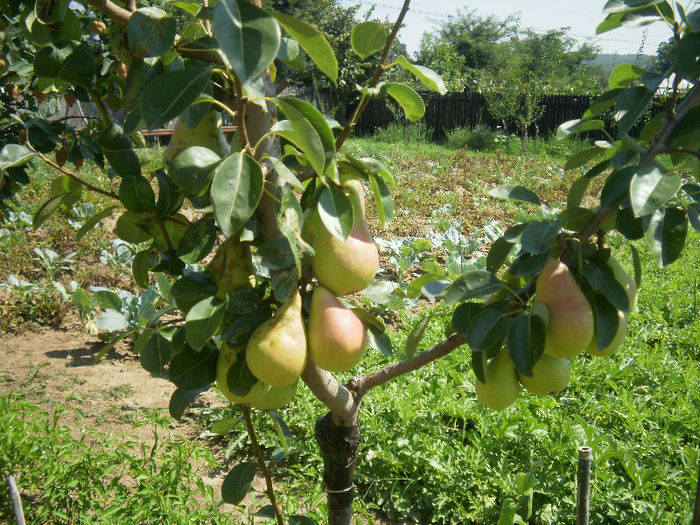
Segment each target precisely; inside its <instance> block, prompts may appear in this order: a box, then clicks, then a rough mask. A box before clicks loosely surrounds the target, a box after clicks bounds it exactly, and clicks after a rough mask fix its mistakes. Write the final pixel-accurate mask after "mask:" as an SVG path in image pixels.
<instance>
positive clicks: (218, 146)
mask: <svg viewBox="0 0 700 525" xmlns="http://www.w3.org/2000/svg"><path fill="white" fill-rule="evenodd" d="M221 124H222V121H221V114H220V113H219V112H218V111H210V112H209V113H207V115H206V117H204V118H203V119H202V120H201V122H200V123H199V124H197V126H196V127H195V128H194V129H191V128H189V127H187V124H185V119H183V118H182V117H178V118H177V120H176V121H175V127H174V128H173V136H172V137H171V138H170V142H169V143H168V147H167V148H166V149H165V153H163V166H166V167H167V166H168V165H169V164H170V161H171V160H172V159H173V157H174V156H175V155H177V154H178V153H180V152H181V151H183V150H185V149H187V148H189V147H191V146H201V147H203V148H207V149H210V150H212V151H213V152H214V153H216V154H217V155H219V157H221V158H224V157H228V155H229V153H230V148H229V145H228V143H227V142H226V137H225V136H224V132H223V131H222V129H221Z"/></svg>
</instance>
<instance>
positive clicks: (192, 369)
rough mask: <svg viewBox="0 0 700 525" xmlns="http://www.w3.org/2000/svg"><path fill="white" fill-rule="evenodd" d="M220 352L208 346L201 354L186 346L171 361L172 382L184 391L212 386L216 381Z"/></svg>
mask: <svg viewBox="0 0 700 525" xmlns="http://www.w3.org/2000/svg"><path fill="white" fill-rule="evenodd" d="M218 357H219V351H218V350H217V349H216V347H215V346H212V345H206V346H205V347H204V348H203V349H202V350H201V351H200V352H195V351H194V350H192V349H191V348H190V347H188V346H185V347H184V348H183V349H182V350H180V351H179V352H178V353H177V354H175V355H174V356H173V358H172V359H171V361H170V376H169V377H170V380H171V381H172V382H173V383H175V386H177V387H178V388H182V389H184V390H197V389H199V388H204V387H207V386H209V385H211V384H212V383H213V382H214V380H215V379H216V361H217V359H218Z"/></svg>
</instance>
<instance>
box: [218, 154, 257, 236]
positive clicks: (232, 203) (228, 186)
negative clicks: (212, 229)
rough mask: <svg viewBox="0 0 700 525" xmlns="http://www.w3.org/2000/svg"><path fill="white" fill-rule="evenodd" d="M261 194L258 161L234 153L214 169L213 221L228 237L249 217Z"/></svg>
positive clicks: (245, 155)
mask: <svg viewBox="0 0 700 525" xmlns="http://www.w3.org/2000/svg"><path fill="white" fill-rule="evenodd" d="M262 191H263V174H262V170H261V169H260V165H259V164H258V163H257V161H256V160H255V159H254V158H253V157H251V156H250V155H247V154H241V153H240V152H236V153H234V154H233V155H231V156H230V157H228V158H227V159H226V160H224V161H223V162H222V163H221V164H219V167H218V168H217V169H216V174H215V175H214V180H213V182H212V185H211V200H212V204H213V205H214V217H215V218H216V222H217V224H218V225H219V228H221V231H223V233H224V235H226V236H227V237H230V236H231V235H233V234H234V233H235V232H237V231H238V230H239V229H240V228H242V227H243V225H244V224H245V223H246V221H248V219H250V217H252V215H253V213H254V212H255V208H257V206H258V202H260V197H261V196H262Z"/></svg>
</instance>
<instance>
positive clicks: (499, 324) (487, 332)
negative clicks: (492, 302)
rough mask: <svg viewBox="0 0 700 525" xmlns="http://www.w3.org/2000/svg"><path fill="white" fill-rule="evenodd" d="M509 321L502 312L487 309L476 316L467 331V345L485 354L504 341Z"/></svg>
mask: <svg viewBox="0 0 700 525" xmlns="http://www.w3.org/2000/svg"><path fill="white" fill-rule="evenodd" d="M508 324H509V320H508V317H507V316H506V315H504V314H503V312H501V311H500V310H495V309H493V308H486V309H484V310H482V311H481V312H479V313H478V314H476V315H475V316H474V319H472V322H471V323H469V328H468V329H467V343H468V344H469V347H470V348H471V349H472V350H476V351H477V352H483V351H485V350H488V349H489V348H491V347H493V346H494V345H495V344H496V343H498V341H500V340H501V339H503V337H504V336H505V335H506V330H508Z"/></svg>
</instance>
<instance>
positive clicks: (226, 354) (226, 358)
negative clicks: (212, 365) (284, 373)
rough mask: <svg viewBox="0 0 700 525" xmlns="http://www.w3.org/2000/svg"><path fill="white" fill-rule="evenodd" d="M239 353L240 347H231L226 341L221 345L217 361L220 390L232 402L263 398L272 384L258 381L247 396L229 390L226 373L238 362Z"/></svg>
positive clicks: (217, 378)
mask: <svg viewBox="0 0 700 525" xmlns="http://www.w3.org/2000/svg"><path fill="white" fill-rule="evenodd" d="M239 353H240V349H239V348H231V347H230V346H228V345H227V344H226V343H224V344H222V345H221V349H220V350H219V359H218V360H217V362H216V385H217V386H218V387H219V391H220V392H221V393H222V394H223V395H224V397H225V398H226V399H228V400H229V401H231V403H239V404H243V403H250V402H252V401H256V400H258V399H261V398H262V397H263V396H264V395H265V394H267V393H268V392H269V390H270V385H265V384H263V383H261V382H260V381H258V382H257V383H255V385H253V388H251V389H250V392H248V393H247V394H246V395H245V396H237V395H235V394H234V393H232V392H231V391H230V390H229V388H228V383H227V381H226V375H227V374H228V371H229V369H230V368H231V367H232V366H233V364H234V363H235V362H236V359H237V357H238V355H239Z"/></svg>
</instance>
